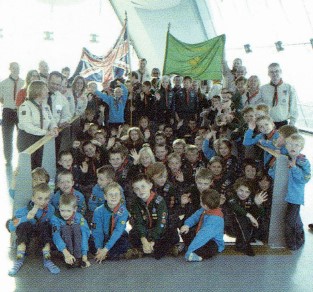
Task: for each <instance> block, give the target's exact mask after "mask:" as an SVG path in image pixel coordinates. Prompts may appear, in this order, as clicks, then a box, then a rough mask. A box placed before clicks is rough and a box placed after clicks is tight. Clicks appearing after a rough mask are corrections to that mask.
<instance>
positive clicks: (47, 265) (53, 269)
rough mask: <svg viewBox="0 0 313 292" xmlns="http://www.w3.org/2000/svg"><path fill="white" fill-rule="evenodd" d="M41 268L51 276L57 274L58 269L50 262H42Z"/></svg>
mask: <svg viewBox="0 0 313 292" xmlns="http://www.w3.org/2000/svg"><path fill="white" fill-rule="evenodd" d="M43 266H44V267H45V268H47V269H48V270H49V272H50V273H52V274H59V273H60V269H59V267H58V266H56V265H55V264H54V263H53V262H52V261H51V260H46V259H44V260H43Z"/></svg>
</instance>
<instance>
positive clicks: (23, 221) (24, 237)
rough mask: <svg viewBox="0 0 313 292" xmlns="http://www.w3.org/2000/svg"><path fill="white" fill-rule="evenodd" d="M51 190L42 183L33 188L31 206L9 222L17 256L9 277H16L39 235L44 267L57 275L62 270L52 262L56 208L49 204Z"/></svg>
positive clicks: (24, 208)
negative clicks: (30, 245) (27, 251)
mask: <svg viewBox="0 0 313 292" xmlns="http://www.w3.org/2000/svg"><path fill="white" fill-rule="evenodd" d="M49 200H50V188H49V186H48V184H46V183H41V184H38V185H36V186H34V188H33V195H32V199H31V201H30V202H29V204H28V205H27V206H25V207H23V208H20V209H18V210H17V211H16V212H15V214H14V217H13V219H12V220H9V221H8V222H7V227H8V230H9V231H10V232H14V231H15V233H16V237H17V238H16V243H17V255H16V258H17V260H16V262H15V263H14V266H13V267H12V268H11V269H10V271H9V275H10V276H14V275H16V274H17V272H18V271H19V270H20V268H21V267H22V266H23V264H24V260H25V254H26V247H27V246H28V245H29V242H30V240H31V238H32V237H34V236H36V235H38V237H39V239H40V240H39V243H40V247H41V248H42V254H43V260H44V267H45V268H47V269H48V270H49V271H50V272H51V273H53V274H57V273H59V272H60V269H59V268H58V267H57V266H56V265H54V263H53V262H52V261H51V260H50V257H51V256H50V243H51V242H52V239H51V224H50V220H51V218H52V216H53V214H54V207H53V206H52V205H51V204H49Z"/></svg>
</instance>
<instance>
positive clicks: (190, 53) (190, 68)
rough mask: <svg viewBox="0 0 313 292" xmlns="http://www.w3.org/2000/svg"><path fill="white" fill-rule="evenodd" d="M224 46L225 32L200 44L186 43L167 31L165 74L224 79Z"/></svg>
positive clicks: (203, 78)
mask: <svg viewBox="0 0 313 292" xmlns="http://www.w3.org/2000/svg"><path fill="white" fill-rule="evenodd" d="M224 46H225V35H224V34H223V35H220V36H217V37H215V38H213V39H210V40H208V41H205V42H202V43H199V44H186V43H183V42H181V41H179V40H178V39H176V38H175V37H173V36H172V35H171V34H170V33H169V32H167V40H166V49H165V58H164V67H163V74H164V75H166V74H167V75H169V74H178V75H181V76H191V77H192V78H194V79H197V80H222V61H223V54H224Z"/></svg>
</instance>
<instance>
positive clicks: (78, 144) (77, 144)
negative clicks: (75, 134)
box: [72, 140, 80, 149]
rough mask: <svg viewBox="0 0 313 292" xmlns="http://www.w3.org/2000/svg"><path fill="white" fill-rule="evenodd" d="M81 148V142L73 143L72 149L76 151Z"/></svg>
mask: <svg viewBox="0 0 313 292" xmlns="http://www.w3.org/2000/svg"><path fill="white" fill-rule="evenodd" d="M79 146H80V141H78V140H74V141H73V146H72V147H73V148H74V149H77V148H79Z"/></svg>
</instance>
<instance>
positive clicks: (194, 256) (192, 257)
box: [186, 252, 203, 262]
mask: <svg viewBox="0 0 313 292" xmlns="http://www.w3.org/2000/svg"><path fill="white" fill-rule="evenodd" d="M186 259H187V262H201V261H202V260H203V259H202V257H199V256H198V255H197V254H195V253H193V252H192V253H191V254H190V255H189V257H188V258H186Z"/></svg>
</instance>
